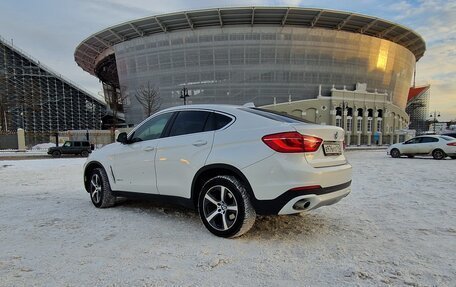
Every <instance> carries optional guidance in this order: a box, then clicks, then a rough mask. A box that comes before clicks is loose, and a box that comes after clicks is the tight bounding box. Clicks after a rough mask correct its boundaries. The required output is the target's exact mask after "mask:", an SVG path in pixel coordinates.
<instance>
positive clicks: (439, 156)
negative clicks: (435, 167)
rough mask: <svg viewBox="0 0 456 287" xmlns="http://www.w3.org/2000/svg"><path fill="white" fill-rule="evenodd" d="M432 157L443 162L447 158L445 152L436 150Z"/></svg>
mask: <svg viewBox="0 0 456 287" xmlns="http://www.w3.org/2000/svg"><path fill="white" fill-rule="evenodd" d="M432 157H433V158H434V159H436V160H442V159H444V158H446V154H445V152H444V151H443V150H441V149H436V150H434V151H433V152H432Z"/></svg>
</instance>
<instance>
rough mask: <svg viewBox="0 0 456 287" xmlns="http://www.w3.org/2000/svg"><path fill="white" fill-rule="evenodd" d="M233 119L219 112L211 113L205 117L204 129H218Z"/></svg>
mask: <svg viewBox="0 0 456 287" xmlns="http://www.w3.org/2000/svg"><path fill="white" fill-rule="evenodd" d="M232 120H233V119H232V118H230V117H229V116H226V115H222V114H219V113H211V114H210V115H209V118H208V119H207V122H206V126H205V128H204V130H205V131H214V130H219V129H221V128H223V127H225V126H226V125H227V124H229V123H230V122H231V121H232Z"/></svg>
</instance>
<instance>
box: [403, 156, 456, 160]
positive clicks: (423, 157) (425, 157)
mask: <svg viewBox="0 0 456 287" xmlns="http://www.w3.org/2000/svg"><path fill="white" fill-rule="evenodd" d="M394 159H409V160H420V159H421V160H435V161H438V160H436V159H434V158H433V157H430V156H414V157H406V156H401V157H398V158H394ZM444 160H453V159H452V158H449V157H446V158H444V159H441V160H440V161H444Z"/></svg>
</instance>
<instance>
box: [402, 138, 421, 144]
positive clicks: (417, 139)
mask: <svg viewBox="0 0 456 287" xmlns="http://www.w3.org/2000/svg"><path fill="white" fill-rule="evenodd" d="M420 141H421V138H413V139H411V140H408V141H406V142H405V144H416V143H420Z"/></svg>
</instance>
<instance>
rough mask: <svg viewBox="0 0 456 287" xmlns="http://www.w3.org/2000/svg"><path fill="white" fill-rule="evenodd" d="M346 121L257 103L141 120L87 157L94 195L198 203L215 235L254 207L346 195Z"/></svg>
mask: <svg viewBox="0 0 456 287" xmlns="http://www.w3.org/2000/svg"><path fill="white" fill-rule="evenodd" d="M343 138H344V131H343V129H341V128H339V127H335V126H321V125H315V124H310V123H306V122H303V121H301V120H299V119H295V118H292V117H289V116H285V115H282V114H278V113H275V112H271V111H266V110H262V109H258V108H247V107H241V106H226V105H190V106H181V107H174V108H169V109H166V110H163V111H160V112H159V113H157V114H154V115H152V116H151V117H149V118H147V119H146V120H144V121H143V122H142V123H141V124H139V125H138V126H137V127H136V128H135V129H134V130H133V131H131V132H130V133H129V134H128V135H127V134H126V133H121V134H120V135H119V136H118V139H117V142H116V143H113V144H110V145H107V146H105V147H103V148H102V149H100V150H97V151H95V152H94V153H92V154H91V155H90V157H89V158H88V159H87V162H86V164H85V165H84V184H85V189H86V190H87V192H89V193H90V197H91V199H92V203H93V204H94V205H95V206H96V207H98V208H104V207H110V206H113V205H114V203H115V199H116V197H134V198H151V199H154V200H162V201H166V202H171V203H177V204H181V205H184V206H187V207H191V208H195V209H197V210H198V212H199V214H200V217H201V220H202V221H203V223H204V225H205V226H206V227H207V229H208V230H209V231H210V232H212V233H213V234H215V235H217V236H221V237H236V236H239V235H242V234H243V233H245V232H247V231H248V230H249V229H250V228H251V227H252V225H253V224H254V222H255V217H256V214H263V215H265V214H293V213H299V212H304V211H309V210H312V209H315V208H318V207H321V206H324V205H330V204H333V203H336V202H338V201H339V200H340V199H342V198H343V197H345V196H347V195H348V194H349V193H350V184H351V171H352V167H351V165H350V164H349V163H348V162H347V160H346V158H345V156H344V154H343Z"/></svg>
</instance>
